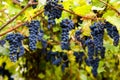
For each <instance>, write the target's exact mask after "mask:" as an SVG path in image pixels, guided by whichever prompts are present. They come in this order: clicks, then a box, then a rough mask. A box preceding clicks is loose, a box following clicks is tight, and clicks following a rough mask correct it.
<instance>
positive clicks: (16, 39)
mask: <svg viewBox="0 0 120 80" xmlns="http://www.w3.org/2000/svg"><path fill="white" fill-rule="evenodd" d="M23 39H24V37H23V35H21V34H20V33H15V34H14V33H11V34H8V35H7V36H6V40H7V41H8V42H9V44H10V48H9V50H10V59H11V61H13V62H15V61H16V60H17V59H18V57H20V56H22V55H23V54H24V47H23V46H22V40H23Z"/></svg>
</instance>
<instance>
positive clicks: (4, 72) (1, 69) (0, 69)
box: [0, 62, 14, 80]
mask: <svg viewBox="0 0 120 80" xmlns="http://www.w3.org/2000/svg"><path fill="white" fill-rule="evenodd" d="M5 66H6V63H5V62H3V63H2V66H1V67H0V75H2V77H5V75H6V76H7V77H8V80H14V78H12V77H11V73H10V72H9V70H6V69H5Z"/></svg>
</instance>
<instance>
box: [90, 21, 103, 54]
mask: <svg viewBox="0 0 120 80" xmlns="http://www.w3.org/2000/svg"><path fill="white" fill-rule="evenodd" d="M90 29H91V35H92V36H93V40H94V44H95V53H96V55H98V53H99V52H100V53H101V52H103V51H102V50H103V49H102V48H103V36H104V24H103V23H102V22H95V23H94V24H93V25H91V26H90ZM102 54H104V53H102Z"/></svg>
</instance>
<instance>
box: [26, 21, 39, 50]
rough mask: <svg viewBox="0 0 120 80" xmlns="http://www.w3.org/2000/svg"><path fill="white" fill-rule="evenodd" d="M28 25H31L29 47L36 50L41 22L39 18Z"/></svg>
mask: <svg viewBox="0 0 120 80" xmlns="http://www.w3.org/2000/svg"><path fill="white" fill-rule="evenodd" d="M28 27H29V34H30V35H29V47H30V49H31V50H35V49H36V43H37V37H38V32H39V31H38V30H39V27H40V22H39V21H38V20H32V21H31V23H30V24H29V25H28Z"/></svg>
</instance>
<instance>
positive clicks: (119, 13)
mask: <svg viewBox="0 0 120 80" xmlns="http://www.w3.org/2000/svg"><path fill="white" fill-rule="evenodd" d="M99 1H100V2H102V3H104V4H105V5H107V6H108V7H109V8H111V9H112V10H114V11H115V12H116V13H117V14H118V15H120V12H119V11H118V10H117V9H115V8H114V7H113V6H112V5H110V4H108V3H106V2H105V1H103V0H99Z"/></svg>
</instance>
